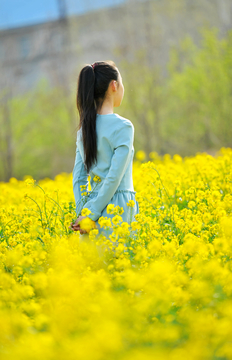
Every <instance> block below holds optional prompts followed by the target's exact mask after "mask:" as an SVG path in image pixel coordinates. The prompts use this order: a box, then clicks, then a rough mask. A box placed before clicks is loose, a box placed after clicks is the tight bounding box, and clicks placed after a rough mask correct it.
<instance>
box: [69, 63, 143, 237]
mask: <svg viewBox="0 0 232 360" xmlns="http://www.w3.org/2000/svg"><path fill="white" fill-rule="evenodd" d="M123 95H124V86H123V83H122V77H121V74H120V72H119V70H118V69H117V67H116V66H115V64H114V63H113V62H110V61H100V62H97V63H94V64H92V65H86V66H85V67H83V69H82V70H81V72H80V74H79V78H78V88H77V108H78V111H79V115H80V124H79V129H78V131H77V141H76V158H75V165H74V169H73V192H74V197H75V203H76V212H77V214H78V213H79V210H80V206H81V188H80V187H81V186H83V185H85V186H86V189H87V185H88V176H89V175H90V176H91V179H90V184H91V189H93V188H94V191H91V192H90V194H89V196H88V199H87V202H86V203H85V205H84V206H83V208H88V209H89V210H90V211H91V214H90V215H88V216H87V217H89V218H90V219H92V220H93V221H95V223H96V227H97V228H98V230H99V233H100V232H103V229H102V228H101V227H100V225H99V223H98V219H99V218H100V217H101V216H104V217H108V218H112V217H114V216H115V215H113V214H108V213H107V211H106V207H107V205H108V204H114V205H115V206H117V205H119V206H120V207H123V210H124V212H123V214H121V215H120V216H121V217H122V218H123V221H126V222H128V223H130V221H134V220H135V219H134V215H135V214H138V212H139V205H138V202H137V201H136V200H135V193H136V192H135V191H134V187H133V180H132V162H133V155H134V146H133V142H134V126H133V124H132V123H131V121H130V120H128V119H125V118H123V117H121V116H119V115H118V114H115V113H114V111H113V109H114V107H118V106H120V104H121V102H122V99H123ZM97 177H99V178H100V180H101V181H100V182H97V183H96V182H95V181H94V179H95V180H96V179H97ZM129 200H133V202H131V203H132V205H133V204H134V206H133V207H129V206H127V203H128V202H129ZM131 212H132V213H131ZM85 217H86V216H79V217H78V218H77V219H76V221H75V223H72V224H71V228H72V229H73V230H75V231H80V233H81V234H85V233H86V231H85V230H83V229H81V228H80V224H79V223H80V221H81V220H82V219H84V218H85ZM110 232H112V230H110Z"/></svg>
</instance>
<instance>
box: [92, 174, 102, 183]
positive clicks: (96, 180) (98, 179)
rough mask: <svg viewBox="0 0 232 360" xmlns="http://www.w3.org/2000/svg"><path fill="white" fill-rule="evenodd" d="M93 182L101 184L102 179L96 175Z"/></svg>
mask: <svg viewBox="0 0 232 360" xmlns="http://www.w3.org/2000/svg"><path fill="white" fill-rule="evenodd" d="M93 181H94V182H101V178H100V177H99V176H97V175H95V176H94V178H93Z"/></svg>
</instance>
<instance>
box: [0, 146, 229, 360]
mask: <svg viewBox="0 0 232 360" xmlns="http://www.w3.org/2000/svg"><path fill="white" fill-rule="evenodd" d="M138 155H139V156H138V158H139V161H137V160H138V159H137V160H135V162H134V165H133V177H134V179H133V180H134V186H135V189H136V200H137V201H138V203H139V211H140V213H139V214H137V215H136V216H135V219H133V221H132V222H131V223H127V222H124V221H122V217H121V215H122V213H123V209H122V208H120V207H117V206H114V205H113V204H109V205H108V206H107V213H108V214H112V215H114V216H113V217H112V219H111V218H108V217H105V218H104V217H100V218H99V220H98V223H99V225H100V226H101V227H105V228H112V230H113V231H112V233H111V235H110V236H109V237H108V238H107V237H106V236H103V235H99V233H98V229H96V228H95V229H92V228H91V227H90V226H89V233H88V234H87V235H86V237H85V241H83V240H82V239H81V238H80V236H79V233H78V232H73V231H72V230H71V229H70V228H69V225H70V223H71V221H72V219H74V218H75V215H76V214H75V204H74V196H73V191H72V174H61V175H58V176H56V178H55V180H49V179H44V180H40V181H39V182H38V183H37V182H35V181H34V179H32V178H31V177H27V178H25V179H24V181H18V180H17V179H15V178H11V179H10V181H9V183H4V182H1V183H0V203H1V207H0V318H1V332H0V358H1V359H2V360H9V359H11V360H16V359H18V358H20V359H25V360H29V359H31V358H35V359H44V360H48V359H53V358H57V359H66V358H67V359H70V358H71V359H83V360H88V359H95V358H98V359H114V358H118V359H119V358H120V359H123V360H131V359H141V358H145V359H146V360H148V359H151V360H152V359H160V360H166V359H170V360H176V359H190V360H195V359H215V360H216V359H232V347H231V323H232V312H231V308H232V186H231V184H232V149H229V148H227V149H226V148H222V149H221V150H220V152H219V153H218V154H217V156H216V157H212V156H210V155H208V154H206V153H204V154H197V155H196V156H195V157H189V158H181V157H180V156H179V155H175V156H174V157H173V158H171V157H170V156H169V155H168V154H167V155H165V156H164V157H163V158H161V157H159V156H158V154H156V153H155V152H153V153H150V154H149V156H150V159H151V161H148V162H143V163H141V161H142V159H144V156H142V155H143V153H142V152H141V153H140V154H138ZM83 189H84V190H85V188H83ZM127 205H128V206H129V208H130V209H129V210H132V207H133V206H134V205H135V204H134V203H133V201H129V202H128V203H127ZM81 214H82V215H83V216H88V215H89V214H90V210H89V209H87V208H84V209H83V210H82V213H81ZM84 220H87V221H86V223H83V224H82V226H83V227H84V228H88V225H90V224H89V223H91V222H90V221H88V220H91V219H88V218H86V219H84ZM91 226H92V224H91ZM90 228H91V230H90ZM109 335H110V336H109ZM106 339H107V341H106ZM125 339H126V341H125Z"/></svg>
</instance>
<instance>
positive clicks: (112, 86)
mask: <svg viewBox="0 0 232 360" xmlns="http://www.w3.org/2000/svg"><path fill="white" fill-rule="evenodd" d="M111 88H112V90H113V91H117V81H116V80H112V81H111Z"/></svg>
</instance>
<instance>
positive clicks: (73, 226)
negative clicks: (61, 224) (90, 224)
mask: <svg viewBox="0 0 232 360" xmlns="http://www.w3.org/2000/svg"><path fill="white" fill-rule="evenodd" d="M87 217H88V216H81V215H80V216H78V218H77V219H76V221H75V223H71V225H70V227H69V228H70V229H72V230H74V231H80V233H81V234H82V235H83V234H87V233H88V231H86V230H84V229H81V227H80V222H81V220H83V219H85V218H87Z"/></svg>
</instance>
